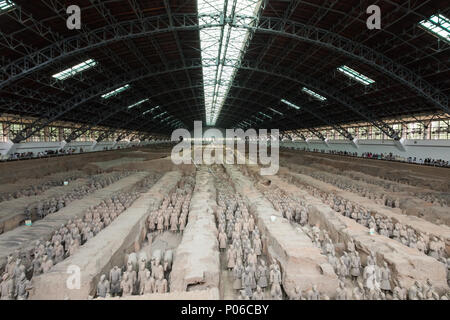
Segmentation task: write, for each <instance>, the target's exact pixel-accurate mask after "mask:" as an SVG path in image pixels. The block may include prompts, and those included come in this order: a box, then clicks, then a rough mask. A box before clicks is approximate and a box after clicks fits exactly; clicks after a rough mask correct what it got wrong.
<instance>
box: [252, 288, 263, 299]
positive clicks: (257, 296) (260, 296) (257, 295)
mask: <svg viewBox="0 0 450 320" xmlns="http://www.w3.org/2000/svg"><path fill="white" fill-rule="evenodd" d="M252 300H264V292H263V291H262V290H261V287H259V286H258V287H256V291H255V292H254V293H253V295H252Z"/></svg>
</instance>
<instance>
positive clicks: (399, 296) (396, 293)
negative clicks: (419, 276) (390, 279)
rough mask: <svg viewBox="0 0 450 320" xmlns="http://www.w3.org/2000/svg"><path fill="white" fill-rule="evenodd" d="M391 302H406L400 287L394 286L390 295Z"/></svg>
mask: <svg viewBox="0 0 450 320" xmlns="http://www.w3.org/2000/svg"><path fill="white" fill-rule="evenodd" d="M392 300H406V296H405V294H404V291H403V289H402V288H401V287H400V286H396V287H395V288H394V291H393V293H392Z"/></svg>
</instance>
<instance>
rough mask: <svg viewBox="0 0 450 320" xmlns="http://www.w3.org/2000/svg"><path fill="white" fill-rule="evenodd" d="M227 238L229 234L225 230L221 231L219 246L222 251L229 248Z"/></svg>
mask: <svg viewBox="0 0 450 320" xmlns="http://www.w3.org/2000/svg"><path fill="white" fill-rule="evenodd" d="M227 240H228V239H227V235H226V234H225V232H223V231H221V232H220V233H219V248H220V250H221V251H223V250H225V249H226V248H227Z"/></svg>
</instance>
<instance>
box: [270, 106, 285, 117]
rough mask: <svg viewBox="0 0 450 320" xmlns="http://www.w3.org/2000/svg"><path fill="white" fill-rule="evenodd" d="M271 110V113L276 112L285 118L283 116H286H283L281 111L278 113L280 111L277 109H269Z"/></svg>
mask: <svg viewBox="0 0 450 320" xmlns="http://www.w3.org/2000/svg"><path fill="white" fill-rule="evenodd" d="M269 110H271V111H273V112H275V113H276V114H279V115H280V116H283V115H284V114H283V113H281V112H280V111H278V110H275V109H273V108H269Z"/></svg>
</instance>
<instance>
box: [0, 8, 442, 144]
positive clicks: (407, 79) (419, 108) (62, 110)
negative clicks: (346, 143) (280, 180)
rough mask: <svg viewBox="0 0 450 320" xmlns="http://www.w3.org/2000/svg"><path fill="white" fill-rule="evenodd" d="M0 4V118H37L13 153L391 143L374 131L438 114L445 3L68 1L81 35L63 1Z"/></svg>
mask: <svg viewBox="0 0 450 320" xmlns="http://www.w3.org/2000/svg"><path fill="white" fill-rule="evenodd" d="M2 2H3V3H4V7H3V9H2V6H0V30H1V36H0V44H1V46H0V56H1V59H2V64H1V72H0V112H1V113H2V114H17V115H21V116H27V117H33V118H35V120H34V121H33V122H32V123H30V124H28V125H27V126H26V128H24V129H22V130H21V131H20V132H17V134H16V137H15V139H14V140H13V141H14V142H16V143H17V142H20V141H23V140H25V139H27V138H28V137H30V136H32V135H33V134H34V133H35V132H37V131H39V130H41V129H42V128H44V127H46V126H49V125H50V124H51V123H53V122H55V121H71V122H76V123H80V124H82V127H81V129H80V131H82V130H86V129H88V128H90V127H94V126H106V127H110V128H112V129H113V130H114V129H130V130H136V131H142V132H152V133H158V134H164V135H170V133H171V132H172V131H173V130H174V129H176V128H182V127H184V128H188V129H192V127H193V121H195V120H201V121H203V123H204V124H205V125H211V126H217V127H221V128H238V127H240V128H243V129H247V128H250V127H252V128H279V129H280V130H281V131H283V130H291V129H302V128H314V127H318V126H322V125H330V126H333V127H336V128H340V129H342V127H341V125H343V124H346V123H352V122H358V121H364V122H368V123H371V124H373V125H375V126H377V127H378V128H380V129H381V130H382V131H383V132H384V133H385V134H387V135H388V136H389V137H390V138H393V139H398V135H397V133H396V132H395V130H393V129H392V127H391V126H389V125H388V124H386V122H385V121H384V119H388V118H396V117H403V116H410V115H411V116H414V115H421V114H433V113H447V114H448V113H450V112H449V109H448V96H449V92H450V86H449V79H450V72H449V66H450V60H449V52H450V51H449V47H450V40H449V36H448V34H449V33H448V32H449V31H450V30H449V29H450V24H449V20H448V18H449V17H450V8H449V3H448V1H443V0H442V1H439V0H434V1H428V0H420V1H412V0H409V1H389V0H384V1H370V2H369V1H360V0H327V1H324V0H310V1H298V0H297V1H296V0H292V1H273V0H267V1H256V0H244V1H241V0H239V1H235V0H210V1H209V0H198V1H183V0H160V1H159V0H123V1H117V0H106V1H97V0H90V1H88V0H78V1H71V3H70V4H74V5H77V6H79V7H80V8H81V29H80V30H69V29H68V28H67V25H66V20H67V18H68V14H67V12H66V8H67V6H68V5H69V4H68V3H67V1H62V0H41V1H29V0H15V1H0V4H1V3H2ZM8 4H9V5H8ZM370 5H377V6H379V7H380V9H381V29H380V30H377V29H375V30H369V29H368V28H367V25H366V21H367V19H368V18H369V17H370V14H368V13H367V12H366V10H367V7H369V6H370ZM427 26H431V28H427ZM70 68H72V69H70ZM347 133H348V132H347ZM347 133H346V131H345V129H344V130H343V135H345V136H346V135H347ZM74 135H76V133H74ZM72 138H74V137H72ZM348 138H351V136H350V135H349V136H348Z"/></svg>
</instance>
